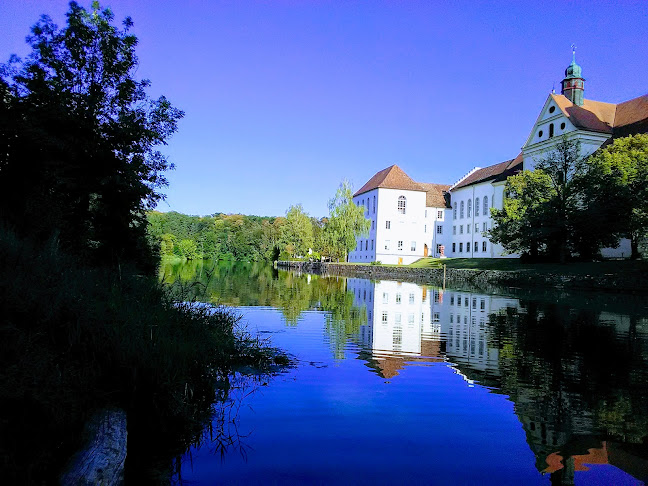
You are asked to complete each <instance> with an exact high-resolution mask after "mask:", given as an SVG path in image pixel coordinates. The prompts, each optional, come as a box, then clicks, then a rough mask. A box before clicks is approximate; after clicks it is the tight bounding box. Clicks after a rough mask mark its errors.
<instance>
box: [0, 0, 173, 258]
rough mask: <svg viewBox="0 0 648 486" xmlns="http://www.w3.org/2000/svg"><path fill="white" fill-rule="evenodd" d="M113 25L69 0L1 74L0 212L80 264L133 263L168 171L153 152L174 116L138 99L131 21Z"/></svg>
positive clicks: (142, 85)
mask: <svg viewBox="0 0 648 486" xmlns="http://www.w3.org/2000/svg"><path fill="white" fill-rule="evenodd" d="M113 20H114V16H113V14H112V12H111V11H110V10H109V9H101V8H100V6H99V4H98V3H97V2H94V3H93V4H92V8H91V10H90V11H88V10H86V9H85V8H83V7H80V6H79V5H78V4H77V3H76V2H71V3H70V9H69V11H68V13H67V25H66V26H65V27H64V28H58V27H57V26H56V25H55V24H54V23H53V22H52V20H51V19H50V18H49V17H47V16H43V17H42V18H41V20H40V21H39V22H38V23H37V24H36V25H35V26H34V27H33V28H32V31H31V35H30V36H29V37H28V43H29V44H30V46H31V49H32V52H31V54H30V56H29V57H28V58H27V59H26V60H25V61H21V60H19V59H18V58H16V57H15V56H14V57H12V59H11V60H10V62H9V64H7V65H5V66H3V68H2V70H1V71H0V216H1V217H2V218H3V219H5V220H6V221H8V222H9V224H11V225H12V226H13V227H14V228H15V229H16V230H18V231H19V232H20V233H22V234H25V235H28V236H31V237H36V238H39V239H44V238H48V237H50V236H51V235H53V234H54V235H57V237H58V240H59V242H60V243H61V245H62V246H63V247H64V248H65V249H67V250H69V251H72V252H74V253H75V254H76V255H78V256H82V257H86V258H87V259H88V260H91V261H95V262H101V263H106V262H111V263H113V264H117V263H119V262H120V261H124V260H130V261H139V263H140V264H142V265H144V264H145V263H149V264H150V263H151V261H150V260H149V261H147V262H144V261H142V255H146V254H150V250H151V249H150V248H149V247H148V243H147V239H146V225H147V222H146V214H145V211H146V210H147V209H151V208H153V207H154V206H155V205H156V203H157V202H158V201H159V200H160V199H161V198H162V197H163V196H162V194H161V193H160V192H159V191H160V189H161V188H162V187H164V186H166V184H167V181H166V179H165V177H164V172H165V171H166V170H167V169H169V168H170V165H169V163H168V161H167V159H166V157H165V156H164V155H162V153H160V152H159V150H157V149H156V147H157V146H159V145H163V144H165V143H166V141H167V140H168V138H169V137H170V136H171V135H172V134H173V133H174V132H175V131H176V129H177V122H178V120H179V119H180V118H181V117H182V116H183V113H182V112H181V111H179V110H177V109H175V108H174V107H173V106H171V104H170V103H169V102H168V101H167V99H166V98H164V97H160V98H158V99H157V100H155V99H151V98H149V97H148V96H147V94H146V89H147V88H148V87H149V85H150V83H149V81H148V80H142V81H138V80H136V79H135V77H134V73H135V70H136V69H137V57H136V55H135V47H136V45H137V38H136V37H135V36H134V35H132V34H131V33H130V29H131V27H132V25H133V23H132V21H131V19H130V18H126V20H125V21H124V22H123V28H121V29H120V28H118V27H115V26H114V25H113ZM34 222H36V224H33V223H34ZM149 268H150V267H149Z"/></svg>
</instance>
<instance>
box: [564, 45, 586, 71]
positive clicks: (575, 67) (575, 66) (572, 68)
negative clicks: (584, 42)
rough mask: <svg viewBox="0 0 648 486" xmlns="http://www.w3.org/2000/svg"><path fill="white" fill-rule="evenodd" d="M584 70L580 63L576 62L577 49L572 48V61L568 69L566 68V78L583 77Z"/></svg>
mask: <svg viewBox="0 0 648 486" xmlns="http://www.w3.org/2000/svg"><path fill="white" fill-rule="evenodd" d="M582 77H583V70H582V68H581V67H580V65H579V64H576V49H575V48H573V49H572V62H571V64H570V65H569V66H567V69H565V79H570V78H582Z"/></svg>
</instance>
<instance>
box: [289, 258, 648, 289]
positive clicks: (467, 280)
mask: <svg viewBox="0 0 648 486" xmlns="http://www.w3.org/2000/svg"><path fill="white" fill-rule="evenodd" d="M277 267H279V268H284V269H291V270H296V271H300V272H305V273H315V274H319V275H329V276H341V277H357V278H367V279H371V280H400V281H405V282H413V283H418V284H426V285H438V286H443V285H444V283H445V285H446V286H449V287H453V288H460V289H466V290H486V291H488V290H491V289H493V288H501V287H542V288H548V287H549V288H554V289H565V290H577V289H587V290H605V291H617V292H641V293H644V292H648V276H647V275H645V274H641V275H637V274H632V275H625V274H623V273H615V274H599V275H569V274H567V275H563V274H553V273H536V272H531V271H523V270H520V271H503V270H468V269H462V268H446V270H445V282H444V269H443V268H411V267H407V266H399V267H396V266H394V267H387V266H381V265H349V264H344V263H328V262H322V263H320V262H286V261H279V262H277Z"/></svg>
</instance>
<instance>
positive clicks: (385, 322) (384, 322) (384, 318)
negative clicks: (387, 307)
mask: <svg viewBox="0 0 648 486" xmlns="http://www.w3.org/2000/svg"><path fill="white" fill-rule="evenodd" d="M382 323H383V324H387V312H384V311H383V313H382Z"/></svg>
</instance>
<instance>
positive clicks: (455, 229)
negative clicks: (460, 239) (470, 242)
mask: <svg viewBox="0 0 648 486" xmlns="http://www.w3.org/2000/svg"><path fill="white" fill-rule="evenodd" d="M452 234H453V235H456V234H457V226H453V227H452Z"/></svg>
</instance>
